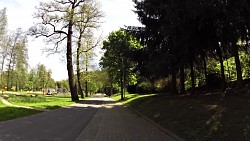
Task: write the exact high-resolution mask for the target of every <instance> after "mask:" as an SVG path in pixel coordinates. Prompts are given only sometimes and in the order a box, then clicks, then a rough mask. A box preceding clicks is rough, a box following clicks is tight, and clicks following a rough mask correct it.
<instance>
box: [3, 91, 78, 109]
mask: <svg viewBox="0 0 250 141" xmlns="http://www.w3.org/2000/svg"><path fill="white" fill-rule="evenodd" d="M8 101H9V102H10V103H12V104H15V105H22V106H29V107H34V108H42V109H56V108H60V107H64V106H68V105H71V104H73V103H74V102H72V101H71V98H70V95H66V94H58V95H55V96H51V95H49V96H42V95H38V96H37V97H30V95H24V96H14V95H10V97H9V98H8Z"/></svg>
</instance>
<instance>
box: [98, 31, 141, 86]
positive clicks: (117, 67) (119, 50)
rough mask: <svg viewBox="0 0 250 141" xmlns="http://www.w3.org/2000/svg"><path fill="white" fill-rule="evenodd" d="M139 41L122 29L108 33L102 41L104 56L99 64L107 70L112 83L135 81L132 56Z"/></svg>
mask: <svg viewBox="0 0 250 141" xmlns="http://www.w3.org/2000/svg"><path fill="white" fill-rule="evenodd" d="M141 48H142V46H141V45H140V43H139V42H138V41H137V40H136V39H135V38H134V37H133V36H131V35H130V34H128V33H127V32H126V31H124V30H118V31H115V32H112V33H110V35H109V37H108V40H106V41H104V42H103V48H102V49H103V50H104V51H105V53H104V56H103V57H102V59H101V61H102V62H101V65H102V67H103V68H105V69H106V70H107V72H108V75H109V79H110V81H111V82H112V83H115V82H117V83H119V85H120V87H121V91H123V90H122V88H123V85H124V86H126V85H127V84H129V83H131V84H132V83H135V82H136V77H135V76H136V74H135V73H134V72H133V70H134V68H135V65H136V64H135V63H134V61H133V60H134V58H133V57H135V52H136V51H138V50H139V49H141Z"/></svg>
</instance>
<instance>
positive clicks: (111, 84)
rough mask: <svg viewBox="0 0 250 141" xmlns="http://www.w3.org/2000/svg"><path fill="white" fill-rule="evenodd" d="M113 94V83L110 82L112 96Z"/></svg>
mask: <svg viewBox="0 0 250 141" xmlns="http://www.w3.org/2000/svg"><path fill="white" fill-rule="evenodd" d="M111 95H113V83H112V82H110V96H111Z"/></svg>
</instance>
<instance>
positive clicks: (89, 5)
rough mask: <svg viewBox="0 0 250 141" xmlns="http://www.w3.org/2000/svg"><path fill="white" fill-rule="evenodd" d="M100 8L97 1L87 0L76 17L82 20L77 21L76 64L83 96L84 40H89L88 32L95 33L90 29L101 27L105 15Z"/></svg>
mask: <svg viewBox="0 0 250 141" xmlns="http://www.w3.org/2000/svg"><path fill="white" fill-rule="evenodd" d="M99 9H100V5H99V4H98V3H97V2H96V1H86V2H85V3H84V4H83V5H81V7H80V9H79V11H78V13H80V14H79V15H77V16H76V18H77V19H79V20H80V21H81V22H76V24H75V29H76V31H77V34H78V39H77V40H78V41H77V55H76V65H77V71H76V72H77V82H78V92H79V94H80V95H81V97H82V98H83V97H84V95H83V89H82V83H81V78H80V76H81V67H80V55H81V53H82V52H83V51H82V50H83V49H82V48H83V43H82V42H83V41H82V40H88V36H89V35H88V34H90V33H91V34H93V33H92V32H90V31H91V30H93V29H97V28H98V27H99V24H100V18H101V17H103V14H102V13H101V11H100V10H99ZM79 20H78V21H79ZM86 37H87V38H86ZM86 50H87V49H86ZM89 50H90V49H89ZM86 69H87V67H86ZM86 82H87V81H86ZM86 87H87V86H86ZM85 93H86V92H85ZM86 94H87V93H86Z"/></svg>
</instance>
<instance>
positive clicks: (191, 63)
mask: <svg viewBox="0 0 250 141" xmlns="http://www.w3.org/2000/svg"><path fill="white" fill-rule="evenodd" d="M190 71H191V72H190V75H191V86H192V90H191V95H194V94H195V78H194V63H193V60H191V61H190Z"/></svg>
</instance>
